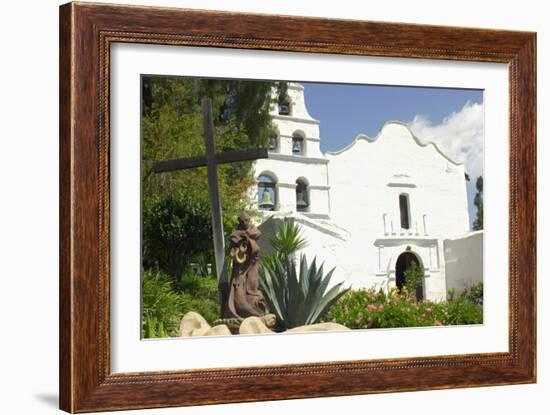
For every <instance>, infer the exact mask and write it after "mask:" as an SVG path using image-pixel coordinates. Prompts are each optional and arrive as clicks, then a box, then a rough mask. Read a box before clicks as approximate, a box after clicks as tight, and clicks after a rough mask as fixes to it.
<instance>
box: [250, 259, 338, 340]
mask: <svg viewBox="0 0 550 415" xmlns="http://www.w3.org/2000/svg"><path fill="white" fill-rule="evenodd" d="M260 272H261V278H260V287H261V289H262V291H263V293H264V297H265V299H266V301H267V302H268V304H269V309H270V310H271V312H272V313H274V314H275V315H276V317H277V322H278V326H279V328H280V329H282V330H286V329H290V328H293V327H298V326H303V325H306V324H315V323H317V322H318V321H319V319H320V318H321V317H322V316H323V315H324V314H325V312H326V311H327V310H328V309H329V307H330V306H332V305H333V304H334V303H335V302H336V301H338V299H339V298H340V297H341V296H342V295H344V294H345V293H346V292H347V291H348V290H349V289H343V290H341V287H342V284H343V283H339V284H336V285H335V286H333V287H332V288H330V289H329V290H328V291H327V288H328V285H329V283H330V278H331V277H332V273H333V272H334V268H333V269H332V270H331V271H330V272H329V273H328V274H326V275H323V265H321V266H320V267H319V268H317V264H316V258H315V259H313V261H312V262H311V264H309V265H308V263H307V261H306V257H305V255H301V256H300V270H299V271H298V270H297V269H296V264H295V263H294V261H292V260H288V259H287V260H281V258H278V257H274V258H272V260H271V261H270V262H269V264H268V265H264V266H262V268H261V271H260Z"/></svg>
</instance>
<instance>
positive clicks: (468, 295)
mask: <svg viewBox="0 0 550 415" xmlns="http://www.w3.org/2000/svg"><path fill="white" fill-rule="evenodd" d="M460 298H464V299H466V300H469V301H471V302H472V303H474V304H479V305H483V282H478V283H477V284H474V285H473V286H471V287H470V288H468V289H466V290H464V292H463V293H462V294H460Z"/></svg>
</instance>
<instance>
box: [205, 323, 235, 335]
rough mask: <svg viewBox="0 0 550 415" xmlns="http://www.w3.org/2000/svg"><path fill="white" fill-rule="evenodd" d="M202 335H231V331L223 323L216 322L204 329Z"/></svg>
mask: <svg viewBox="0 0 550 415" xmlns="http://www.w3.org/2000/svg"><path fill="white" fill-rule="evenodd" d="M203 336H231V331H230V330H229V327H227V326H226V325H225V324H218V325H217V326H214V327H211V328H209V329H208V330H206V333H204V334H203Z"/></svg>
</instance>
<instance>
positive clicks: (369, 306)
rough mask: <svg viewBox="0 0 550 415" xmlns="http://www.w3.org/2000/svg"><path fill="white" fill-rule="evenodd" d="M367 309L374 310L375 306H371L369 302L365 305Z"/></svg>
mask: <svg viewBox="0 0 550 415" xmlns="http://www.w3.org/2000/svg"><path fill="white" fill-rule="evenodd" d="M367 310H368V311H375V310H376V307H375V306H373V305H372V304H369V305H367Z"/></svg>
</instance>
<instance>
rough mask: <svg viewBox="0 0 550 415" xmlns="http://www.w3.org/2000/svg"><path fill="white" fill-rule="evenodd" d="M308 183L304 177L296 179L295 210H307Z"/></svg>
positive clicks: (308, 207) (308, 204) (308, 208)
mask: <svg viewBox="0 0 550 415" xmlns="http://www.w3.org/2000/svg"><path fill="white" fill-rule="evenodd" d="M309 210H310V202H309V184H308V182H307V180H305V179H304V178H299V179H298V180H296V211H297V212H309Z"/></svg>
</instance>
